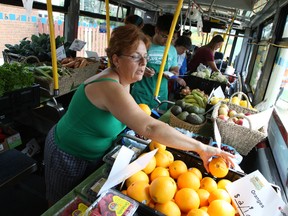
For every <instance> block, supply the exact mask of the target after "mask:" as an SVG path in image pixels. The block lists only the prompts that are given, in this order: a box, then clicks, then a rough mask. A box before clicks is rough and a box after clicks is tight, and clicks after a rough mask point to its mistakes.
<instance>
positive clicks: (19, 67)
mask: <svg viewBox="0 0 288 216" xmlns="http://www.w3.org/2000/svg"><path fill="white" fill-rule="evenodd" d="M33 83H34V75H33V72H31V71H30V70H29V66H28V65H27V64H20V63H17V62H14V63H11V64H8V63H4V64H3V65H2V66H0V97H1V96H2V95H3V94H4V93H6V92H11V91H14V90H17V89H21V88H25V87H30V86H32V84H33Z"/></svg>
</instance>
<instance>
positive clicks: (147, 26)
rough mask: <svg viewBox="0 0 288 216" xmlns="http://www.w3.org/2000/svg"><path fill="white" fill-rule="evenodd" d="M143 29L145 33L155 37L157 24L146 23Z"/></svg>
mask: <svg viewBox="0 0 288 216" xmlns="http://www.w3.org/2000/svg"><path fill="white" fill-rule="evenodd" d="M142 31H143V32H144V34H146V35H148V36H150V37H153V36H154V34H155V26H154V25H152V24H151V23H146V24H144V26H143V28H142Z"/></svg>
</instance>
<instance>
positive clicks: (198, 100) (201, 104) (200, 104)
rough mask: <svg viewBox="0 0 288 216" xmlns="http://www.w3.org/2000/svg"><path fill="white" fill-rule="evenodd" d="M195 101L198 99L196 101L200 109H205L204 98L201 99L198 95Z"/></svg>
mask: <svg viewBox="0 0 288 216" xmlns="http://www.w3.org/2000/svg"><path fill="white" fill-rule="evenodd" d="M195 99H196V101H197V103H198V104H199V106H200V107H202V108H205V104H204V102H203V98H202V97H200V96H198V95H195Z"/></svg>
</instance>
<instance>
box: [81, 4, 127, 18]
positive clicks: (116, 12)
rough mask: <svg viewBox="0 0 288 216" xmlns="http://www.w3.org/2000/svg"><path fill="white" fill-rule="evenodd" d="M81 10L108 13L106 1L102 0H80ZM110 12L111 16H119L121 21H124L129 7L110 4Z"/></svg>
mask: <svg viewBox="0 0 288 216" xmlns="http://www.w3.org/2000/svg"><path fill="white" fill-rule="evenodd" d="M80 10H83V11H88V12H92V13H97V14H102V15H106V6H105V2H104V1H100V0H80ZM109 14H110V16H113V17H117V18H119V21H120V22H123V21H124V18H125V17H126V14H127V9H126V8H124V7H123V6H122V5H121V4H119V5H113V4H109Z"/></svg>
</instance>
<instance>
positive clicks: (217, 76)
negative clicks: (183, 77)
mask: <svg viewBox="0 0 288 216" xmlns="http://www.w3.org/2000/svg"><path fill="white" fill-rule="evenodd" d="M191 75H192V76H196V77H200V78H203V79H207V80H213V81H216V82H220V83H224V84H227V83H228V79H227V77H226V76H225V75H223V74H222V73H221V72H218V71H214V72H212V73H211V71H210V70H209V69H207V68H203V69H202V70H200V71H197V72H193V73H191Z"/></svg>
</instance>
